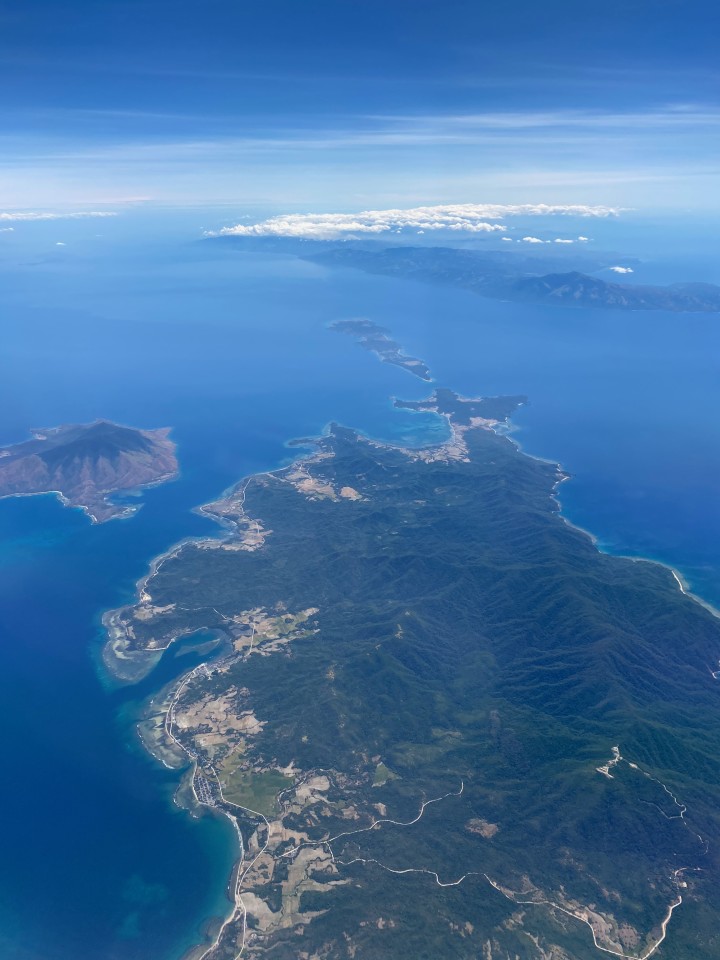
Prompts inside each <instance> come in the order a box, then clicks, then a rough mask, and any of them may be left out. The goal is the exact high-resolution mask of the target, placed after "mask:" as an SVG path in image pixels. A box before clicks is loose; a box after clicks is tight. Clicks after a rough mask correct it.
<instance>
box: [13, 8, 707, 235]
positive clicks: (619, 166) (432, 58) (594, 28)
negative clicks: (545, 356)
mask: <svg viewBox="0 0 720 960" xmlns="http://www.w3.org/2000/svg"><path fill="white" fill-rule="evenodd" d="M719 33H720V17H719V16H718V14H717V11H716V8H715V7H714V5H710V4H709V3H707V4H705V3H698V2H695V0H683V2H675V0H652V2H650V0H640V2H638V0H624V2H618V0H604V2H602V3H591V2H589V0H572V2H570V0H548V2H544V3H543V2H540V0H515V2H505V0H262V2H252V3H251V2H248V0H174V2H168V0H63V2H62V3H59V2H57V0H23V2H22V3H20V2H17V0H12V2H3V0H0V74H1V76H0V83H1V84H2V90H3V97H2V98H1V99H0V211H6V212H8V211H10V212H11V211H22V210H25V211H28V210H32V211H52V210H56V211H57V210H72V211H88V210H96V211H98V212H102V211H104V210H108V209H114V210H117V209H122V207H123V205H126V204H137V203H144V204H158V205H169V206H172V205H178V206H201V207H202V206H205V207H211V206H217V207H232V206H237V207H238V208H240V207H242V208H243V209H246V210H257V211H258V217H259V218H260V217H261V215H262V216H269V215H271V214H273V213H277V212H281V211H282V212H285V213H303V212H312V211H315V212H321V211H326V210H327V211H337V212H351V211H355V210H365V209H371V210H377V209H383V208H385V207H390V206H398V207H403V206H404V207H417V206H422V205H436V204H462V203H505V204H523V203H547V204H589V205H608V206H612V207H622V208H631V209H640V210H647V211H661V210H667V211H677V212H680V213H685V212H696V213H705V214H706V213H708V212H711V211H713V210H715V209H716V208H717V207H718V206H720V159H718V158H720V150H719V149H718V148H719V147H720V136H719V133H720V104H719V102H718V101H719V97H720V87H719V84H718V81H719V80H720V60H719V59H718V56H717V50H718V48H719V45H718V40H719V39H720V37H719Z"/></svg>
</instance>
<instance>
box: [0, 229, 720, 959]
mask: <svg viewBox="0 0 720 960" xmlns="http://www.w3.org/2000/svg"><path fill="white" fill-rule="evenodd" d="M41 240H42V236H41V235H39V234H38V235H37V236H36V239H35V244H36V245H37V244H40V242H41ZM43 242H44V241H43ZM0 277H1V278H2V292H1V293H0V304H1V305H2V311H3V316H4V317H5V322H4V329H3V350H2V358H1V359H0V442H4V443H10V442H14V441H17V440H19V439H22V438H23V437H24V436H25V435H26V433H27V430H28V429H29V428H31V427H42V426H48V425H53V424H58V423H63V422H73V421H75V422H84V421H88V420H92V419H94V418H96V417H106V418H109V419H113V420H117V421H120V422H125V423H130V424H132V425H136V426H142V427H154V426H162V425H171V426H172V427H173V429H174V434H173V435H174V437H175V438H176V440H177V441H178V443H179V457H180V461H181V466H182V473H181V476H180V478H179V480H178V481H176V482H174V483H171V484H168V485H165V486H163V487H158V488H155V489H153V490H150V491H147V492H146V493H145V494H144V495H143V498H142V500H143V502H144V504H145V506H144V507H143V509H142V510H141V511H140V513H139V514H137V515H136V516H135V517H134V518H133V519H132V520H130V521H122V522H113V523H109V524H105V525H102V526H92V525H91V524H90V523H89V522H88V521H87V519H86V518H85V517H83V516H82V515H81V514H80V513H79V512H77V511H70V510H66V509H63V508H62V507H61V506H60V504H59V503H58V502H57V501H56V500H54V498H52V497H36V498H29V499H24V500H5V501H0V573H1V576H0V635H1V646H0V657H1V658H2V659H1V662H0V729H2V730H3V733H4V740H5V744H6V769H5V777H4V786H3V789H2V791H0V825H1V826H0V831H1V832H2V844H3V870H2V872H1V874H0V903H1V904H2V907H0V952H1V953H2V956H3V957H8V958H9V960H69V958H75V957H82V958H83V960H101V958H102V960H177V958H178V957H179V956H180V955H181V954H182V952H183V951H184V950H185V949H186V948H187V946H188V945H190V944H191V943H193V942H196V941H197V940H198V938H199V936H200V935H201V932H202V929H203V927H204V925H205V924H206V922H207V920H208V918H209V917H211V916H216V915H218V914H219V913H221V912H222V911H223V910H224V909H225V906H226V900H225V885H226V880H227V875H228V872H229V869H230V865H231V862H232V857H233V853H234V849H233V846H232V834H231V832H230V831H229V829H228V828H227V827H226V825H225V824H224V823H223V822H222V821H218V820H214V819H212V818H210V817H206V818H204V819H202V820H200V821H198V820H194V819H192V818H190V817H189V816H188V815H187V813H185V812H184V811H181V810H178V809H177V807H175V806H174V804H173V801H172V795H173V791H174V787H175V785H176V782H177V776H176V775H175V774H173V773H171V772H168V771H166V770H164V769H163V768H161V767H159V766H158V765H157V764H156V763H155V762H154V761H152V760H151V758H149V757H148V756H147V755H146V754H145V753H144V751H143V750H142V748H141V747H140V745H139V743H138V741H137V738H136V736H135V732H134V717H135V715H136V712H137V708H138V702H137V701H138V698H139V697H140V695H141V693H142V694H143V695H146V694H147V693H148V691H149V690H150V689H151V688H152V684H153V683H155V684H156V685H159V684H160V682H161V680H162V682H166V681H167V680H168V679H169V678H170V677H171V676H172V675H173V674H174V673H178V672H180V671H181V670H182V669H183V667H184V665H185V664H188V663H191V662H192V654H190V653H184V654H182V653H181V654H176V653H175V652H173V653H171V654H169V655H168V657H167V658H166V659H165V660H164V661H163V663H162V664H161V666H160V668H158V673H157V674H156V675H155V676H154V677H153V678H150V680H149V681H148V682H147V683H146V684H144V685H143V687H142V688H141V689H133V688H132V687H125V688H123V687H120V688H118V687H116V686H114V685H112V684H110V683H108V681H107V678H105V677H104V676H103V674H102V671H101V670H100V669H99V667H98V658H97V652H98V649H99V645H100V643H101V640H102V635H101V630H100V624H99V618H100V615H101V614H102V612H103V611H104V610H105V609H107V608H109V607H113V606H116V605H118V604H121V603H124V602H127V601H128V600H129V599H130V598H131V597H132V595H133V591H134V585H135V582H136V580H137V579H138V578H139V577H140V576H142V575H143V573H144V572H145V571H146V569H147V564H148V562H149V561H150V559H151V558H152V557H153V556H155V555H157V554H158V553H160V552H162V551H163V550H165V549H167V548H168V547H169V546H170V545H171V544H173V543H175V542H177V541H178V540H179V539H181V538H183V537H186V536H198V535H212V534H213V533H214V532H216V528H214V527H213V525H212V524H210V523H209V522H208V521H207V520H205V519H203V518H201V517H199V516H198V515H197V514H194V513H192V512H191V511H192V508H193V507H194V506H196V505H198V504H200V503H202V502H204V501H206V500H208V499H210V498H212V497H214V496H215V495H217V494H218V493H219V492H220V491H221V490H223V489H224V488H226V487H227V486H228V485H230V484H231V483H233V482H234V481H235V480H237V479H238V478H240V477H241V476H243V475H246V474H248V473H251V472H255V471H257V470H264V469H268V468H272V467H274V466H277V465H278V464H279V463H281V462H283V461H285V460H287V458H288V457H290V456H291V455H292V451H291V450H290V449H289V448H288V447H287V446H286V443H287V441H288V440H290V439H292V438H294V437H300V436H308V435H314V434H316V433H318V432H319V431H321V430H322V429H323V427H324V426H325V424H327V422H328V421H329V420H337V421H340V422H343V423H346V424H348V425H351V426H354V427H357V428H359V429H361V430H363V431H365V432H367V433H369V434H370V435H372V436H375V437H379V438H381V439H386V440H390V441H392V442H399V443H420V442H430V441H432V440H437V439H441V438H442V437H443V436H444V435H445V434H444V425H443V424H442V423H439V422H438V421H437V419H436V418H434V417H432V416H427V415H417V414H413V413H411V412H409V411H397V410H394V409H393V408H392V405H391V402H390V399H389V398H390V397H391V396H403V397H406V398H408V399H418V398H421V397H423V396H425V395H426V394H427V393H428V387H427V385H426V384H423V383H421V382H420V381H418V380H415V379H413V378H412V377H410V376H409V375H408V374H407V373H406V372H405V371H402V370H400V369H398V368H395V367H392V366H389V365H384V364H380V363H378V361H377V359H376V358H375V357H373V356H372V355H370V354H367V353H366V352H364V351H362V350H360V349H359V348H358V347H357V346H356V345H355V344H354V343H353V342H352V340H351V339H350V338H347V337H344V336H339V335H337V334H334V333H332V332H330V331H328V330H327V325H328V324H329V323H330V322H332V321H334V320H337V319H348V318H351V317H358V316H366V317H369V318H370V319H372V320H374V321H375V322H378V323H381V324H382V325H384V326H386V327H388V328H389V329H390V330H391V331H392V333H393V335H394V336H395V337H396V338H397V339H398V340H400V341H401V342H402V343H403V344H404V346H405V348H406V350H407V352H409V353H412V354H413V355H415V356H419V357H422V358H423V359H424V360H426V361H427V362H428V364H429V365H430V367H431V369H432V371H433V373H434V374H435V376H436V378H437V382H438V384H439V385H446V386H450V387H453V388H454V389H457V390H458V391H459V392H461V393H464V394H467V395H477V394H486V395H487V394H494V393H523V394H527V395H528V396H529V398H530V402H529V404H528V405H527V406H526V407H524V408H523V409H522V410H521V411H520V413H519V414H518V416H517V417H516V426H517V430H516V432H515V434H514V437H515V439H517V440H518V442H520V443H521V445H522V446H523V448H524V449H526V450H528V452H530V453H533V454H535V455H539V456H543V457H549V458H551V459H554V460H559V461H561V462H562V463H563V465H564V467H565V468H566V469H567V470H568V471H569V472H570V473H571V474H572V475H573V479H572V481H571V482H569V483H566V484H564V485H563V487H562V491H561V493H562V504H563V509H564V513H565V515H566V516H567V517H568V518H569V519H570V520H572V521H573V522H576V523H578V524H579V525H581V526H583V527H585V528H587V529H589V530H591V531H592V532H593V533H594V534H595V535H596V536H597V537H598V538H599V541H600V544H601V545H602V547H603V548H604V549H608V550H610V551H612V552H617V553H627V554H633V555H640V556H651V557H655V558H657V559H660V560H662V561H664V562H667V563H670V564H672V565H673V566H675V567H677V568H679V569H680V571H681V572H682V573H683V575H684V576H685V577H686V578H687V579H688V580H689V582H690V583H691V585H692V587H693V589H695V590H697V591H698V592H699V593H700V594H701V595H702V596H704V597H705V598H706V599H708V600H709V601H711V602H715V603H718V604H720V535H719V534H720V511H718V509H717V503H716V497H715V495H714V490H713V486H714V482H715V478H716V477H717V475H718V468H720V426H719V425H718V423H717V418H716V417H715V416H714V412H715V410H716V409H717V407H718V400H720V396H719V394H720V381H719V380H718V377H717V361H716V357H717V355H718V347H719V346H720V332H719V328H718V322H717V318H714V317H711V316H707V317H701V316H694V315H677V314H675V315H664V314H657V313H648V314H641V313H636V314H626V313H612V312H608V311H583V310H567V311H563V310H552V309H549V308H540V307H527V306H519V305H517V304H514V305H512V304H502V303H497V302H493V301H487V300H482V299H480V298H478V297H475V296H473V295H471V294H469V293H465V292H463V291H458V290H453V289H448V288H441V287H435V286H427V285H423V284H420V283H413V282H405V281H400V280H394V279H392V280H391V279H388V278H382V277H371V276H366V275H363V274H361V273H358V272H353V271H338V272H333V273H330V272H328V271H326V270H324V269H323V268H319V267H317V266H314V265H311V264H307V263H303V262H302V261H298V260H295V259H292V258H288V257H282V256H261V255H257V254H243V255H240V254H238V253H237V252H235V251H233V250H232V249H230V248H228V247H223V246H222V245H220V244H215V245H213V244H212V243H208V242H205V243H193V242H182V243H180V242H178V241H177V240H170V239H169V238H168V237H167V236H166V235H163V236H162V237H156V238H155V239H154V240H152V239H151V240H149V241H147V242H141V241H138V240H137V238H136V237H132V242H129V241H128V238H127V237H125V236H123V237H120V238H118V239H117V240H116V241H114V242H113V243H109V242H108V243H107V244H105V245H103V246H101V247H98V245H93V244H91V243H90V241H89V239H88V238H87V237H85V236H84V235H82V234H78V242H77V244H76V249H75V250H73V249H72V244H70V245H69V246H68V248H67V250H66V249H65V248H63V252H62V257H61V258H59V257H56V256H54V255H51V254H50V253H45V254H43V256H39V255H38V254H37V251H36V250H35V249H34V248H33V245H32V243H30V242H29V241H28V245H27V247H26V248H23V249H21V250H19V251H16V252H14V253H13V252H12V251H11V252H10V253H6V255H5V259H4V260H2V261H0Z"/></svg>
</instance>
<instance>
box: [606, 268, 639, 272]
mask: <svg viewBox="0 0 720 960" xmlns="http://www.w3.org/2000/svg"><path fill="white" fill-rule="evenodd" d="M609 269H610V270H612V272H613V273H635V271H634V270H633V268H632V267H609Z"/></svg>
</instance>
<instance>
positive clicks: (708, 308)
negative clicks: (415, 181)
mask: <svg viewBox="0 0 720 960" xmlns="http://www.w3.org/2000/svg"><path fill="white" fill-rule="evenodd" d="M304 258H305V259H308V260H313V261H314V262H316V263H322V264H325V265H328V266H339V267H340V266H341V267H355V268H357V269H359V270H364V271H366V272H367V273H378V274H383V275H385V276H397V277H404V278H410V279H414V280H424V281H432V282H436V283H443V284H448V285H449V286H454V287H463V288H465V289H468V290H472V291H473V292H474V293H479V294H481V295H482V296H484V297H490V298H492V299H495V300H512V301H519V302H524V303H547V304H553V305H556V306H560V307H605V308H607V309H615V310H667V311H670V312H674V313H718V312H720V287H719V286H716V285H715V284H712V283H673V284H669V285H668V286H664V287H663V286H654V285H649V284H637V285H636V284H631V283H611V282H608V281H607V280H603V279H601V278H600V277H595V276H590V275H589V274H587V273H583V272H582V271H580V270H569V271H565V272H557V273H543V274H538V275H533V274H529V273H527V272H525V271H526V270H527V266H528V264H527V259H526V258H522V257H521V258H516V259H517V262H516V263H513V256H512V255H508V256H504V255H502V256H495V257H493V256H488V255H486V254H483V253H478V252H475V251H469V250H458V249H454V248H451V247H441V248H437V247H385V248H383V247H380V246H378V248H377V249H372V250H371V249H367V248H363V249H360V248H355V247H352V246H350V245H347V244H344V245H343V246H341V247H340V246H335V247H333V248H331V249H328V250H325V251H314V252H313V253H312V254H310V255H306V256H305V257H304Z"/></svg>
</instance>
